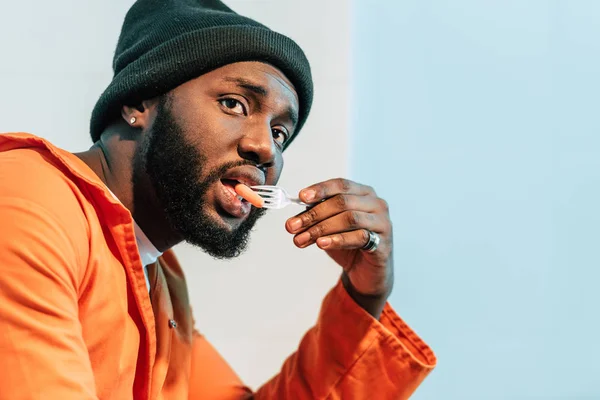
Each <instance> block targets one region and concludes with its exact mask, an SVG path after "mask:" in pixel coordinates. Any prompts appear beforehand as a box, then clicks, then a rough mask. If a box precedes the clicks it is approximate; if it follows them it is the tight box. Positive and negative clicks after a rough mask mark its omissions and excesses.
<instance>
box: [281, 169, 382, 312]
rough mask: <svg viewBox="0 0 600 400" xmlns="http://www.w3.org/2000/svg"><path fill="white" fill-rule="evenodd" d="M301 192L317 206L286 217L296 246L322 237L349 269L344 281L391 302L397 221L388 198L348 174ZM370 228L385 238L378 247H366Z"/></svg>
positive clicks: (361, 293)
mask: <svg viewBox="0 0 600 400" xmlns="http://www.w3.org/2000/svg"><path fill="white" fill-rule="evenodd" d="M299 196H300V199H301V200H302V201H304V202H306V203H308V204H311V205H314V206H313V207H311V208H309V209H308V210H306V211H304V212H303V213H301V214H299V215H297V216H295V217H293V218H290V219H289V220H288V221H287V222H286V229H287V230H288V232H290V233H292V234H294V235H295V236H294V243H295V244H296V246H298V247H300V248H305V247H308V246H310V245H312V244H314V243H316V244H317V246H318V247H319V248H321V249H323V250H325V251H326V252H327V254H328V255H329V256H330V257H331V258H333V259H334V260H335V261H336V262H337V263H338V264H339V265H340V266H341V267H342V268H343V269H344V276H343V277H342V281H343V282H344V285H345V286H346V289H347V290H348V292H349V293H350V295H351V296H353V298H354V299H355V300H357V298H356V296H358V297H365V298H367V299H371V300H373V299H378V300H381V299H383V304H385V300H386V299H387V297H388V296H389V293H390V292H391V289H392V285H393V280H394V277H393V254H392V247H393V240H392V222H391V220H390V216H389V211H388V205H387V203H386V202H385V200H383V199H381V198H379V197H377V195H376V193H375V191H374V190H373V188H371V187H369V186H365V185H360V184H358V183H355V182H352V181H349V180H346V179H332V180H329V181H326V182H322V183H318V184H315V185H312V186H309V187H307V188H306V189H303V190H302V191H301V192H300V195H299ZM368 231H372V232H375V233H377V234H378V235H379V237H380V239H381V241H380V243H379V247H378V248H377V250H375V251H374V252H373V253H369V252H367V251H364V250H362V248H363V247H364V246H365V244H366V243H367V242H368V240H369V232H368ZM348 284H349V285H350V287H349V286H348ZM357 301H358V300H357ZM377 303H378V305H380V306H381V308H382V307H383V304H379V303H381V301H377ZM359 304H360V302H359ZM361 305H362V304H361ZM367 311H370V310H367ZM379 312H381V311H380V310H379ZM371 314H373V313H371Z"/></svg>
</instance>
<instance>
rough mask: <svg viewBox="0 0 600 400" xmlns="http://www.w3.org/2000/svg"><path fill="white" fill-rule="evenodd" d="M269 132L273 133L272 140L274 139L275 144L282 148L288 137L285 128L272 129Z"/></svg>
mask: <svg viewBox="0 0 600 400" xmlns="http://www.w3.org/2000/svg"><path fill="white" fill-rule="evenodd" d="M271 132H273V139H275V142H276V143H277V144H279V146H280V147H283V145H284V144H285V143H286V142H287V141H288V139H289V137H290V135H289V133H288V132H287V130H285V128H284V129H279V128H273V129H271Z"/></svg>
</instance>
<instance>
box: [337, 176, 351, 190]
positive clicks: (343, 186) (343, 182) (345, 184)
mask: <svg viewBox="0 0 600 400" xmlns="http://www.w3.org/2000/svg"><path fill="white" fill-rule="evenodd" d="M338 186H339V188H340V191H342V192H349V191H350V189H351V188H352V181H350V180H348V179H345V178H338Z"/></svg>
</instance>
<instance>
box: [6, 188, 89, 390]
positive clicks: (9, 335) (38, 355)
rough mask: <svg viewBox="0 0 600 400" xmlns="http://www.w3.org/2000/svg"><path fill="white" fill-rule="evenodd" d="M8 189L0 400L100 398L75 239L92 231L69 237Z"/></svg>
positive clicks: (45, 213) (36, 206)
mask: <svg viewBox="0 0 600 400" xmlns="http://www.w3.org/2000/svg"><path fill="white" fill-rule="evenodd" d="M0 181H1V180H0ZM26 185H27V184H26ZM3 192H4V193H3V194H2V195H0V304H1V305H2V306H1V307H0V354H1V355H2V356H1V357H0V376H1V377H2V385H1V388H0V399H10V400H15V399H42V398H43V399H60V400H71V399H73V400H75V399H77V400H81V399H97V396H96V389H95V383H94V376H93V373H92V367H91V364H90V360H89V356H88V352H87V348H86V346H85V343H84V341H83V338H82V328H81V325H80V323H79V319H78V292H77V282H78V280H79V278H78V272H77V271H78V267H77V266H78V265H80V261H81V260H80V257H81V254H80V253H79V252H78V251H77V246H76V245H74V243H73V241H72V237H77V236H78V235H79V234H82V235H83V240H84V241H85V240H87V238H86V237H85V235H86V232H85V230H83V231H82V232H80V230H79V229H72V231H71V232H69V230H67V229H65V227H64V226H65V225H64V221H63V220H61V218H60V217H57V215H56V214H54V213H51V212H49V211H47V209H46V208H45V207H43V205H41V204H39V203H38V202H33V201H31V200H29V199H24V198H20V197H13V196H11V195H9V196H7V195H6V190H4V191H3ZM45 195H46V196H47V197H51V196H53V195H56V193H51V192H48V193H46V194H45ZM71 228H73V227H71Z"/></svg>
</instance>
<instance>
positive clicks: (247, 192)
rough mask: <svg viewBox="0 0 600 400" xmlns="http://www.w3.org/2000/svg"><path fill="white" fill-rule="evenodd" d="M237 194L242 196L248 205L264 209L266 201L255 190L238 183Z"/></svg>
mask: <svg viewBox="0 0 600 400" xmlns="http://www.w3.org/2000/svg"><path fill="white" fill-rule="evenodd" d="M234 189H235V192H236V193H237V194H238V195H239V196H242V197H243V198H244V199H245V200H247V201H248V203H250V204H252V205H253V206H254V207H257V208H262V206H263V204H264V203H265V201H264V200H263V198H262V197H260V196H259V195H258V194H257V193H256V192H255V191H254V190H252V189H250V188H249V187H248V186H246V185H244V184H243V183H238V184H237V185H235V188H234Z"/></svg>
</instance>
